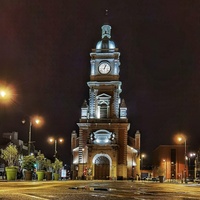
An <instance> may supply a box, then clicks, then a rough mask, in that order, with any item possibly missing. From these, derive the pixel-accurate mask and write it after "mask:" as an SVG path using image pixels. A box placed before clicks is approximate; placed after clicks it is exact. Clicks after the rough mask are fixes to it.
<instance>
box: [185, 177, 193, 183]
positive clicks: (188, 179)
mask: <svg viewBox="0 0 200 200" xmlns="http://www.w3.org/2000/svg"><path fill="white" fill-rule="evenodd" d="M186 181H187V183H188V182H194V178H192V177H188V178H187V179H186Z"/></svg>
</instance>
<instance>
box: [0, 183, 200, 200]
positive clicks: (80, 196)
mask: <svg viewBox="0 0 200 200" xmlns="http://www.w3.org/2000/svg"><path fill="white" fill-rule="evenodd" d="M14 199H15V200H18V199H19V200H36V199H37V200H52V199H59V200H62V199H66V200H103V199H105V200H124V199H126V200H128V199H135V200H147V199H148V200H168V199H169V200H198V199H199V200H200V184H199V185H198V184H175V183H174V184H173V183H154V182H130V181H48V182H47V181H41V182H38V181H31V182H27V181H17V182H0V200H14Z"/></svg>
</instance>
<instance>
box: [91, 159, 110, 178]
mask: <svg viewBox="0 0 200 200" xmlns="http://www.w3.org/2000/svg"><path fill="white" fill-rule="evenodd" d="M94 165H95V167H94V169H95V175H94V179H100V180H107V179H109V176H110V161H109V159H108V158H106V157H105V156H99V157H98V158H97V159H96V160H95V164H94Z"/></svg>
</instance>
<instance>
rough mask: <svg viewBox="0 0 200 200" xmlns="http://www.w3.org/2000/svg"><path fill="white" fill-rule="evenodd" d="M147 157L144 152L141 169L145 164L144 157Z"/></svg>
mask: <svg viewBox="0 0 200 200" xmlns="http://www.w3.org/2000/svg"><path fill="white" fill-rule="evenodd" d="M145 157H146V155H145V154H142V155H141V158H142V166H141V169H143V164H144V158H145Z"/></svg>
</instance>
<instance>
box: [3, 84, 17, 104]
mask: <svg viewBox="0 0 200 200" xmlns="http://www.w3.org/2000/svg"><path fill="white" fill-rule="evenodd" d="M13 96H14V89H13V88H12V87H11V86H1V85H0V101H1V102H3V103H10V102H11V101H12V100H14V99H13Z"/></svg>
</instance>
